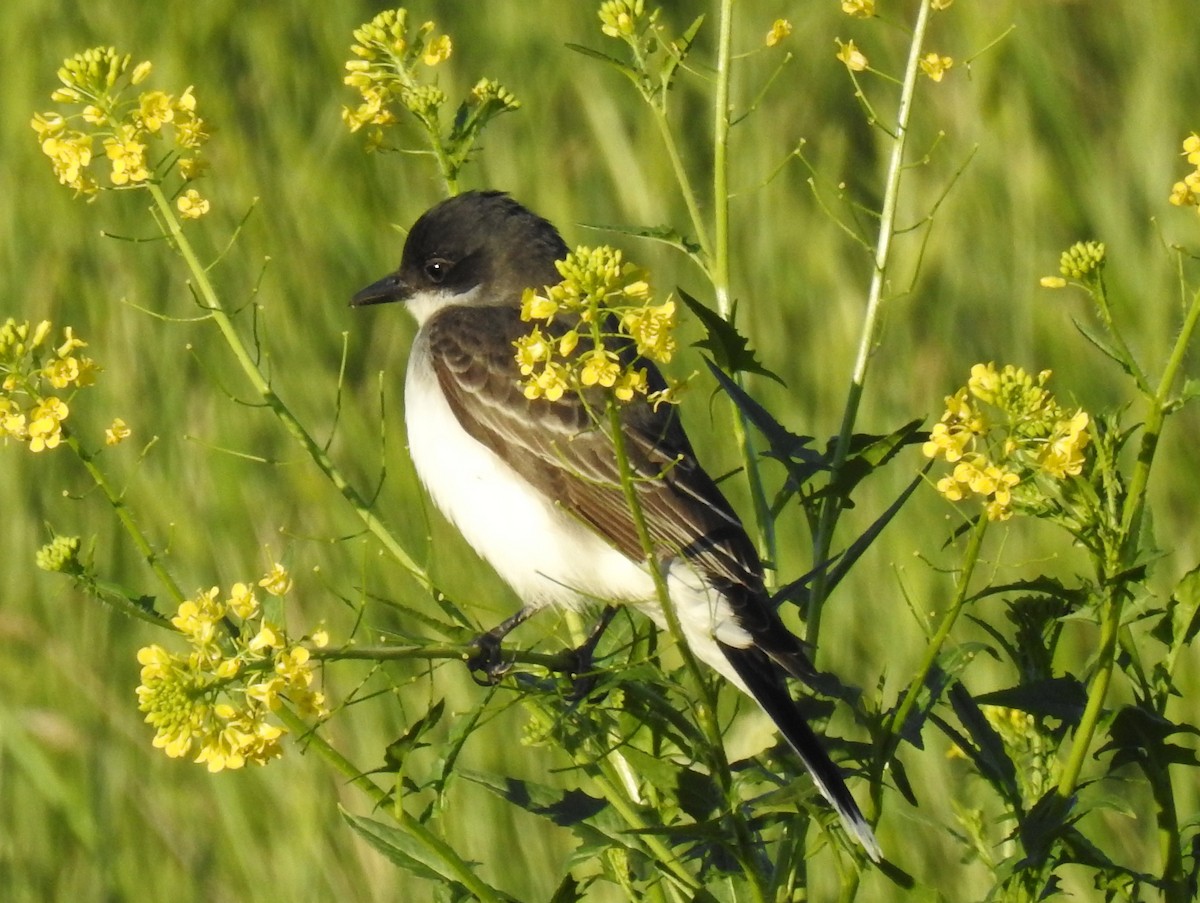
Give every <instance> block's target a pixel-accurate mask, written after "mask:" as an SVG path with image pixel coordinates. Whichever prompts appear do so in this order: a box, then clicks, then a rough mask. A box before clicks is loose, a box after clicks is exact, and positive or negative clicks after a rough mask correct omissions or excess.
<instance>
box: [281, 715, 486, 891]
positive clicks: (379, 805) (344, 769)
mask: <svg viewBox="0 0 1200 903" xmlns="http://www.w3.org/2000/svg"><path fill="white" fill-rule="evenodd" d="M275 714H276V715H278V716H279V720H280V721H282V722H283V723H284V726H285V727H287V729H288V730H289V731H291V733H292V736H294V737H302V738H304V743H305V748H306V749H310V750H313V751H314V752H315V753H316V754H317V755H318V756H320V757H321V758H322V759H324V760H325V761H326V762H327V763H329V764H330V765H332V766H333V768H334V770H336V771H337V772H339V773H340V774H341V775H343V776H344V777H345V778H346V780H347V781H348V782H349V783H350V784H352V785H353V786H354V787H356V788H357V789H358V790H361V791H362V792H363V793H364V794H366V796H367V798H368V799H369V800H370V801H371V804H372V806H373V807H374V808H376V809H380V810H385V811H389V812H391V813H392V815H393V817H394V818H395V820H396V823H397V824H398V825H399V827H400V828H401V829H402V830H403V831H405V832H406V833H407V834H408V835H409V836H410V837H411V838H412V839H413V840H414V841H415V842H416V843H418V844H419V845H420V846H422V847H424V848H425V850H426V851H427V852H428V853H429V855H430V856H431V857H433V858H435V859H437V860H438V861H439V862H441V863H442V865H443V866H445V869H446V871H447V872H449V873H451V874H452V875H454V877H455V878H456V879H458V881H460V882H461V883H462V885H463V886H464V887H466V888H467V890H469V891H470V892H471V893H472V894H474V895H475V897H476V898H477V899H479V900H485V901H488V903H506V901H505V897H504V895H503V894H501V893H500V892H499V891H497V890H496V889H495V888H493V887H492V886H491V885H489V884H486V883H485V882H483V881H482V880H480V878H479V877H478V876H477V875H476V874H475V872H474V870H473V869H472V866H471V864H470V863H469V862H467V861H466V860H465V859H463V858H462V857H461V856H459V855H458V853H457V852H455V850H454V848H453V847H451V846H450V845H449V844H448V843H446V841H444V840H442V838H440V837H438V836H437V835H436V834H434V833H433V832H432V831H430V830H429V828H427V827H426V826H425V825H424V824H422V823H421V822H419V821H418V820H417V819H415V818H413V817H412V816H411V815H409V814H408V813H407V812H406V811H404V810H403V809H401V808H400V807H398V806H397V807H392V806H390V805H389V803H390V802H391V801H390V798H389V794H388V793H387V792H386V791H385V790H383V789H382V788H381V787H380V786H379V785H378V784H376V783H375V782H374V781H372V780H371V779H370V778H369V777H367V775H366V773H365V772H364V771H363V769H361V768H359V767H358V766H356V765H355V764H354V763H353V762H351V761H350V760H349V759H347V758H346V757H345V756H343V755H342V754H341V753H340V752H338V751H337V750H336V749H334V748H333V747H332V746H331V745H330V744H329V743H328V741H326V740H325V739H324V738H323V737H322V736H321V735H320V734H318V733H317V732H316V731H315V730H313V729H312V728H310V727H309V725H308V724H307V723H306V722H305V721H304V719H303V718H301V717H300V716H299V715H297V714H296V713H295V712H293V711H292V710H291V709H289V708H288V707H287V706H280V708H279V709H278V710H277V711H276V713H275Z"/></svg>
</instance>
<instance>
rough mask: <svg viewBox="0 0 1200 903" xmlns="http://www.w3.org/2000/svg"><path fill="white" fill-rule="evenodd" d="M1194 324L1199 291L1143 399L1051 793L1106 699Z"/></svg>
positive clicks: (1064, 785) (1068, 788) (1066, 790)
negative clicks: (1087, 677)
mask: <svg viewBox="0 0 1200 903" xmlns="http://www.w3.org/2000/svg"><path fill="white" fill-rule="evenodd" d="M1198 322H1200V292H1197V293H1196V294H1195V295H1194V296H1193V298H1192V303H1191V306H1190V307H1189V308H1188V312H1187V315H1186V316H1185V317H1184V321H1183V326H1182V327H1181V328H1180V330H1179V335H1178V337H1177V338H1176V339H1175V346H1174V348H1172V350H1171V356H1170V358H1168V360H1167V364H1166V366H1165V367H1164V368H1163V373H1162V377H1161V378H1160V379H1159V382H1158V387H1157V389H1156V390H1155V392H1154V395H1153V396H1152V397H1148V398H1147V411H1146V419H1145V423H1144V425H1143V427H1142V440H1141V444H1140V446H1139V448H1138V456H1137V461H1136V463H1135V464H1134V468H1133V475H1132V476H1131V477H1130V479H1129V489H1128V491H1127V493H1126V496H1125V507H1124V509H1123V510H1122V512H1121V526H1120V531H1121V533H1120V543H1119V548H1118V550H1117V552H1116V554H1115V555H1112V556H1110V560H1109V561H1106V562H1104V563H1103V567H1102V577H1103V580H1102V583H1103V585H1105V586H1107V587H1108V589H1107V591H1106V593H1105V600H1104V614H1103V620H1102V621H1101V623H1100V650H1099V652H1098V653H1097V659H1096V672H1095V674H1094V676H1093V677H1092V683H1091V686H1090V687H1089V688H1088V700H1087V704H1086V705H1085V706H1084V710H1083V717H1082V718H1080V720H1079V726H1078V727H1076V729H1075V737H1074V740H1073V742H1072V746H1071V751H1070V753H1069V755H1068V757H1067V762H1066V764H1065V765H1064V766H1063V772H1062V776H1061V778H1060V779H1059V782H1058V788H1057V793H1058V795H1059V796H1061V797H1064V798H1065V797H1069V796H1071V795H1072V794H1073V793H1074V792H1075V789H1076V787H1077V786H1078V784H1079V778H1080V773H1081V772H1082V770H1083V763H1084V761H1085V760H1086V759H1087V754H1088V750H1089V748H1090V747H1091V744H1092V738H1093V737H1094V736H1095V733H1096V730H1097V728H1098V727H1099V723H1100V718H1101V716H1102V714H1103V712H1104V703H1105V701H1106V699H1107V697H1108V688H1109V685H1110V684H1111V683H1112V674H1113V670H1114V668H1115V667H1116V650H1117V646H1118V642H1117V640H1118V637H1119V634H1120V626H1121V611H1122V608H1123V607H1124V602H1125V598H1126V596H1127V595H1128V593H1127V592H1126V591H1125V590H1124V587H1125V586H1126V584H1127V583H1128V580H1125V579H1122V577H1121V575H1122V574H1124V573H1125V572H1126V571H1127V570H1128V569H1129V568H1130V567H1132V566H1133V565H1134V564H1135V563H1136V559H1137V556H1138V554H1139V552H1140V549H1141V545H1140V540H1141V532H1142V519H1143V517H1144V516H1145V509H1146V491H1147V488H1148V486H1149V484H1150V470H1151V468H1152V466H1153V465H1154V455H1155V452H1156V451H1157V449H1158V440H1159V438H1160V436H1161V435H1162V429H1163V423H1164V421H1165V420H1166V416H1167V413H1168V410H1169V408H1170V397H1171V389H1172V387H1173V386H1174V385H1175V380H1176V378H1177V377H1178V375H1179V370H1180V368H1181V367H1182V366H1183V359H1184V356H1185V355H1186V353H1187V349H1188V346H1189V345H1190V344H1191V340H1192V335H1193V334H1194V333H1195V331H1196V326H1197V323H1198Z"/></svg>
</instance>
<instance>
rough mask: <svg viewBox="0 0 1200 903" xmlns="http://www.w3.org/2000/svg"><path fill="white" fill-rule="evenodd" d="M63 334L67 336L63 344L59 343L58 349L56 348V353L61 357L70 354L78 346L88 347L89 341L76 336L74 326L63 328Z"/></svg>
mask: <svg viewBox="0 0 1200 903" xmlns="http://www.w3.org/2000/svg"><path fill="white" fill-rule="evenodd" d="M63 336H65V338H64V339H63V343H62V344H61V345H59V346H58V348H57V349H55V353H56V354H57V355H58V356H59V357H66V356H67V355H68V354H70V353H71V352H72V351H74V350H75V349H76V348H86V347H87V342H85V341H84V340H83V339H80V338H77V337H76V335H75V329H74V327H71V326H68V327H66V328H65V329H64V330H63Z"/></svg>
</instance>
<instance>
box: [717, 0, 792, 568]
mask: <svg viewBox="0 0 1200 903" xmlns="http://www.w3.org/2000/svg"><path fill="white" fill-rule="evenodd" d="M733 4H734V0H721V18H720V23H719V25H718V32H717V85H716V95H715V97H714V100H713V198H712V204H713V237H714V247H713V258H712V265H711V276H712V281H713V290H714V292H715V294H716V298H717V313H719V314H720V315H721V318H722V319H724V320H728V321H730V322H732V318H733V301H732V299H731V297H730V294H731V293H730V275H729V265H730V260H729V130H730V125H731V123H730V114H731V112H732V110H731V107H730V100H729V85H730V81H731V80H732V77H733ZM730 375H731V376H732V377H733V380H734V382H735V383H736V384H737V386H738V388H741V389H744V388H745V374H743V373H741V372H740V371H739V372H736V373H732V374H730ZM729 407H730V414H731V419H732V421H733V438H734V441H735V442H736V443H737V447H738V452H739V454H740V456H741V459H742V467H743V469H744V470H745V472H746V480H747V482H748V483H749V487H750V499H751V502H752V504H753V505H754V525H755V533H756V534H757V535H756V537H755V539H756V545H757V547H758V554H759V557H760V558H762V559H763V561H764V562H765V563H766V565H767V570H766V574H765V575H764V576H765V577H766V579H767V585H768V586H772V585H774V574H775V568H776V566H777V565H776V559H777V548H776V539H775V518H774V517H773V516H772V514H771V506H770V503H769V502H768V501H767V494H766V490H765V489H764V487H763V479H762V471H761V470H760V468H759V461H758V449H757V448H756V447H755V444H754V438H753V436H752V434H751V433H750V430H749V428H748V427H749V424H748V423H747V420H746V415H745V413H744V412H743V411H742V409H741V408H739V407H738V406H737V405H736V404H734V402H733V400H732V399H730V400H729Z"/></svg>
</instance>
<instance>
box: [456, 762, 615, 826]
mask: <svg viewBox="0 0 1200 903" xmlns="http://www.w3.org/2000/svg"><path fill="white" fill-rule="evenodd" d="M459 775H460V776H461V777H464V778H466V779H467V780H468V781H472V782H473V783H476V784H478V785H479V786H481V787H483V788H485V789H487V790H490V791H491V792H492V793H494V794H496V795H497V796H499V797H500V798H501V799H503V800H506V801H507V802H509V803H512V804H513V805H514V806H519V807H520V808H522V809H524V810H525V811H526V812H532V813H533V814H534V815H540V816H542V817H543V818H548V819H550V821H552V822H554V824H556V825H561V826H564V827H570V826H572V825H575V824H577V823H579V822H581V821H584V820H585V819H589V818H592V817H593V816H595V815H596V814H597V813H599V812H601V811H603V810H604V809H605V808H606V807H607V806H608V803H606V802H605V801H604V800H602V799H597V798H596V797H594V796H589V795H588V794H586V793H584V792H583V791H582V790H559V789H557V788H554V787H547V786H546V785H544V784H538V783H535V782H534V781H522V780H519V779H517V778H506V777H503V776H501V775H497V774H491V773H489V772H484V771H474V770H468V769H461V770H460V771H459Z"/></svg>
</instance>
